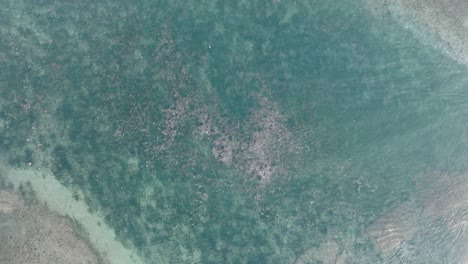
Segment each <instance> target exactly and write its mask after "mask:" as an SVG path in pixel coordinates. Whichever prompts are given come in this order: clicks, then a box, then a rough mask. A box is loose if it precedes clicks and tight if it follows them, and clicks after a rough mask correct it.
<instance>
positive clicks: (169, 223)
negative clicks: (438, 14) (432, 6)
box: [0, 0, 468, 263]
mask: <svg viewBox="0 0 468 264" xmlns="http://www.w3.org/2000/svg"><path fill="white" fill-rule="evenodd" d="M0 6H1V8H0V25H1V27H2V30H1V31H0V39H1V41H0V67H1V69H0V76H1V77H0V93H1V94H0V95H1V96H0V143H1V155H2V157H3V160H4V161H5V163H6V165H4V167H6V168H5V173H3V176H2V177H3V178H4V180H5V181H7V182H8V181H10V182H12V183H14V184H16V185H17V186H18V185H19V182H21V181H24V180H28V179H29V180H30V181H31V185H32V186H33V189H34V191H36V192H38V195H37V196H35V197H39V200H41V198H40V197H44V198H42V202H47V197H48V195H47V193H50V192H54V191H53V190H50V188H49V189H48V188H45V187H44V186H43V185H44V184H45V183H47V182H50V183H51V185H52V183H53V184H55V180H58V181H59V182H60V183H61V184H62V185H64V186H65V187H66V190H68V192H69V193H66V194H63V193H64V190H63V189H62V188H59V187H57V193H59V192H60V193H61V196H60V197H68V198H66V201H67V202H66V203H67V204H70V206H71V204H73V206H76V208H84V207H83V206H87V207H88V208H89V210H90V212H91V213H93V214H94V215H95V217H96V219H100V220H93V221H94V222H99V225H98V226H102V228H98V227H96V225H95V224H92V223H91V222H90V221H88V220H86V221H85V222H86V223H85V224H84V226H85V227H84V228H85V229H87V228H88V227H89V229H87V230H94V229H93V228H95V230H104V229H105V230H107V228H113V230H114V232H115V236H116V237H117V239H118V241H119V242H120V243H121V244H122V245H124V246H125V247H127V248H128V250H129V251H131V252H134V254H137V255H139V258H141V259H142V260H143V261H142V262H144V263H316V262H319V261H322V262H323V263H416V262H415V261H416V260H417V261H419V262H418V263H430V262H431V261H433V262H434V263H441V261H442V262H446V263H463V262H461V261H462V260H463V257H462V256H463V254H464V253H463V252H462V249H459V250H458V251H457V250H455V249H453V248H452V247H450V243H463V242H464V241H465V239H466V234H465V229H464V224H463V223H464V222H463V221H464V220H463V219H464V217H465V215H466V214H465V213H464V212H466V209H465V208H464V207H463V201H464V200H463V197H460V195H459V194H460V192H453V195H449V196H443V197H444V198H440V197H441V196H440V193H441V192H444V191H446V190H447V189H449V190H450V188H452V186H454V183H453V182H456V183H457V184H461V185H462V186H463V183H464V182H466V180H465V177H464V176H463V175H466V173H465V172H466V165H465V164H466V157H467V155H466V147H465V145H466V144H465V142H466V141H467V134H466V129H465V127H466V125H465V124H467V122H466V121H467V117H466V114H465V111H466V110H465V105H466V102H465V101H466V99H468V92H467V91H466V89H465V88H464V87H465V86H466V85H467V83H468V79H467V76H468V71H467V68H466V65H461V64H459V63H458V62H457V61H456V60H453V58H452V57H450V56H447V55H446V53H444V52H443V51H441V50H440V49H439V48H438V46H433V45H430V44H431V43H432V42H430V41H425V39H423V38H421V37H420V36H417V35H415V34H414V30H411V29H410V28H408V27H405V26H404V25H403V26H402V23H401V21H397V20H395V19H394V16H392V15H383V16H380V17H377V16H375V13H372V12H370V11H369V9H368V6H366V4H365V3H364V2H363V3H361V2H359V1H346V0H341V1H334V2H333V3H331V2H330V1H322V0H315V1H295V2H293V3H285V2H281V1H267V0H265V1H256V2H249V1H238V2H232V3H231V2H229V3H228V2H221V1H196V2H195V1H193V2H190V1H186V2H180V1H170V2H164V1H140V2H138V3H133V2H127V1H101V2H99V3H95V2H91V1H79V2H70V1H62V2H56V1H47V0H46V1H40V2H37V1H29V0H24V1H16V0H15V1H6V0H3V1H1V5H0ZM12 168H15V169H12ZM9 171H10V172H9ZM12 171H14V172H15V173H16V174H15V175H19V174H21V171H24V174H27V175H28V176H27V177H26V176H25V177H24V180H18V178H17V177H16V176H15V178H12V177H13V176H11V175H13V174H12V173H13V172H12ZM18 171H19V172H18ZM31 171H35V173H33V172H31ZM440 172H443V174H444V175H449V176H447V177H446V178H443V179H442V180H437V179H439V178H438V177H436V176H435V175H439V174H440ZM450 175H458V176H456V177H455V176H450ZM460 175H462V176H460ZM30 177H33V178H34V177H36V178H34V180H32V178H30ZM41 178H43V179H41ZM12 179H13V180H12ZM428 179H429V180H428ZM430 179H434V180H430ZM453 179H456V181H454V180H453ZM41 186H42V187H41ZM54 186H56V185H54ZM57 186H59V185H57ZM54 188H55V187H54ZM59 189H60V191H59ZM62 194H63V195H62ZM70 197H73V199H74V200H75V202H73V201H71V198H70ZM61 199H62V198H61ZM63 199H65V198H63ZM444 199H445V200H444ZM436 200H437V201H439V200H441V201H443V202H444V203H453V202H459V203H461V204H462V205H460V207H456V208H453V210H452V209H449V210H448V211H444V210H438V209H437V208H435V209H434V208H432V207H430V204H431V202H432V201H436ZM64 201H65V200H64ZM51 202H52V203H53V201H48V203H49V204H50V203H51ZM75 203H76V204H79V205H74V204H75ZM50 207H51V209H54V208H55V210H56V211H61V209H60V207H59V206H54V205H53V204H51V206H50ZM69 208H72V207H69ZM409 212H410V213H409ZM415 212H417V213H415ZM428 212H431V213H428ZM425 213H426V214H425ZM62 214H70V213H69V212H62ZM79 214H80V213H77V214H76V216H74V217H75V218H77V219H78V222H79V218H80V215H79ZM82 214H83V215H82V216H81V217H82V218H83V219H95V218H93V217H91V216H89V215H88V213H82ZM85 215H86V216H85ZM453 215H455V220H453V218H449V219H452V221H448V220H444V219H448V216H453ZM402 218H403V219H402ZM100 221H102V223H101V222H100ZM401 221H403V222H405V223H407V224H404V225H402V224H401ZM94 222H93V223H94ZM461 227H463V228H461ZM395 230H396V231H395ZM109 237H110V239H112V236H106V237H105V238H104V237H103V238H102V239H103V241H105V239H109ZM88 239H89V240H96V239H99V237H97V236H96V235H94V236H93V235H92V234H91V235H89V236H88ZM385 239H389V240H385ZM94 243H95V244H96V245H97V246H96V252H97V253H100V254H101V255H104V256H105V255H106V254H105V253H104V252H103V251H105V250H104V249H102V248H100V247H99V245H100V244H106V243H105V242H96V241H94ZM440 243H446V246H444V247H438V246H437V245H439V244H440ZM91 244H93V241H91ZM0 247H1V246H0ZM434 248H437V249H438V250H437V251H435V250H430V252H431V253H432V254H431V255H429V254H427V251H428V249H434ZM456 249H457V248H456ZM106 250H109V249H106ZM109 254H110V253H109ZM131 254H133V253H129V255H131ZM104 258H105V257H104ZM108 261H110V262H112V260H108ZM405 261H406V262H405Z"/></svg>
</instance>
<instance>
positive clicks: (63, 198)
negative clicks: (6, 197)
mask: <svg viewBox="0 0 468 264" xmlns="http://www.w3.org/2000/svg"><path fill="white" fill-rule="evenodd" d="M2 167H3V168H4V173H3V174H4V175H3V176H5V178H6V180H7V181H8V182H10V183H12V184H14V186H15V187H16V188H18V187H19V185H20V184H22V183H23V184H24V183H26V182H29V183H30V185H31V187H32V188H33V190H34V191H35V194H36V196H37V198H38V200H39V201H40V202H42V203H45V204H47V207H48V208H49V209H50V210H52V211H56V212H58V213H59V214H61V215H68V216H69V217H71V218H72V219H73V220H76V221H78V222H79V223H80V224H81V225H82V226H83V228H84V230H85V231H86V232H87V235H88V237H89V239H90V242H91V243H92V244H93V246H94V248H95V249H96V250H97V251H98V252H99V253H100V254H101V255H102V257H103V258H104V259H105V260H106V261H107V263H109V264H140V263H144V262H143V261H142V260H141V259H140V258H139V257H138V256H137V255H136V253H135V252H133V251H132V250H130V249H128V248H126V247H124V246H123V245H122V243H120V242H119V241H117V240H116V236H115V232H114V230H113V229H112V228H111V227H109V226H108V225H106V224H105V222H104V219H103V217H101V216H99V215H97V214H95V213H90V212H89V210H88V206H87V205H86V204H85V203H84V202H83V201H82V200H79V201H77V200H75V199H74V198H73V195H72V192H71V191H70V190H69V189H67V188H66V187H64V186H63V185H61V184H60V183H59V182H58V181H57V180H56V179H55V178H54V176H53V175H52V173H51V172H50V171H47V170H35V169H19V168H9V167H7V166H5V165H4V166H2ZM3 207H4V208H3V210H13V207H12V205H11V204H3ZM98 223H100V224H98Z"/></svg>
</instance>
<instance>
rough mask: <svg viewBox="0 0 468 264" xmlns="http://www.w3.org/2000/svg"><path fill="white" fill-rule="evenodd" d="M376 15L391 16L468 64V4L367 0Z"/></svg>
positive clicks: (454, 0) (443, 0) (457, 0)
mask: <svg viewBox="0 0 468 264" xmlns="http://www.w3.org/2000/svg"><path fill="white" fill-rule="evenodd" d="M364 2H365V3H366V4H367V6H368V8H369V10H370V11H371V12H372V13H373V14H375V15H376V16H384V15H385V14H390V15H391V16H392V17H394V18H396V19H397V20H400V22H403V23H405V26H408V24H407V23H408V22H411V23H412V24H413V25H412V26H414V27H413V30H415V32H416V33H417V34H418V35H420V36H422V37H423V38H426V40H428V39H427V36H433V37H435V38H434V39H432V40H430V42H431V43H432V44H435V45H436V46H438V47H439V48H440V49H441V50H442V51H443V52H445V53H447V54H448V55H449V56H450V57H452V58H453V59H454V60H456V61H458V62H460V63H463V64H467V65H468V1H465V0H411V1H405V0H364Z"/></svg>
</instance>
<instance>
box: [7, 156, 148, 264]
mask: <svg viewBox="0 0 468 264" xmlns="http://www.w3.org/2000/svg"><path fill="white" fill-rule="evenodd" d="M0 179H2V180H4V181H5V183H6V184H4V185H5V187H4V188H2V189H0V241H2V243H0V263H2V264H14V263H15V264H16V263H18V264H20V263H22V264H23V263H37V264H42V263H44V264H46V263H47V264H53V263H57V264H58V263H60V264H62V263H70V264H75V263H77V264H78V263H83V264H92V263H105V264H139V263H143V262H142V261H141V260H140V259H139V257H138V256H137V255H136V254H135V253H134V252H133V251H132V250H131V249H128V248H126V247H124V246H123V244H122V243H120V242H119V241H117V240H116V237H115V232H114V230H113V229H112V228H110V227H109V226H107V225H106V224H105V223H104V221H103V220H104V219H102V217H100V216H99V215H97V214H96V213H91V212H90V211H89V210H88V207H87V205H86V204H84V202H83V201H82V200H76V199H74V198H73V194H72V192H71V191H70V190H69V189H67V188H65V187H64V186H62V185H61V184H60V183H59V182H58V181H57V180H56V179H55V178H54V177H53V176H52V174H51V173H48V172H47V171H39V170H35V169H19V168H8V167H6V166H5V165H3V166H2V171H1V174H0ZM77 227H79V228H78V229H79V232H77Z"/></svg>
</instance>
